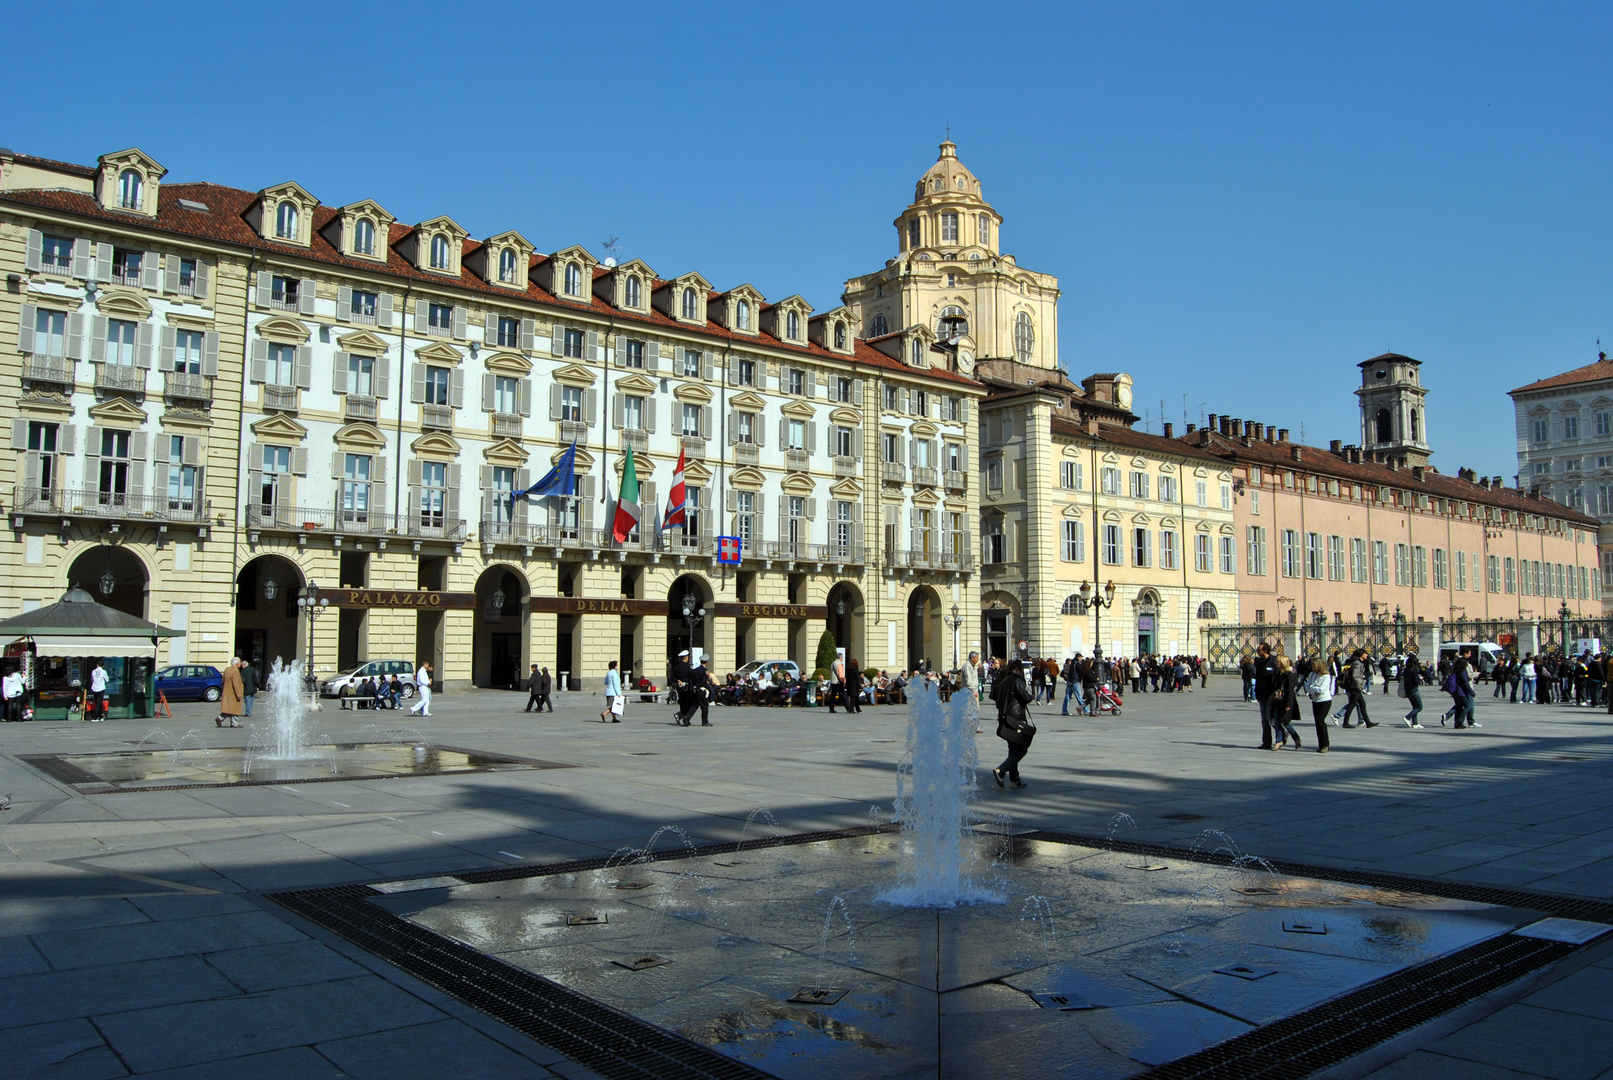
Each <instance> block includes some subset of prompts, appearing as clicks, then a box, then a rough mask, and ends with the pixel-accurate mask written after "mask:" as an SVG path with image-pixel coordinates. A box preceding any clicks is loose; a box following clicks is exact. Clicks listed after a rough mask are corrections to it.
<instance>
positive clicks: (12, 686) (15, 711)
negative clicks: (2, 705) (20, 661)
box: [0, 667, 27, 721]
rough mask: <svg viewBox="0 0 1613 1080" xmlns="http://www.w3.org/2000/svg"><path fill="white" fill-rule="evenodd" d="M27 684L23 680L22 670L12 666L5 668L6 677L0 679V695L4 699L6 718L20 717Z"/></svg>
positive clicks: (18, 718)
mask: <svg viewBox="0 0 1613 1080" xmlns="http://www.w3.org/2000/svg"><path fill="white" fill-rule="evenodd" d="M26 689H27V686H26V684H25V683H24V681H23V677H22V672H21V671H18V670H17V669H16V668H14V667H8V668H6V677H5V678H4V679H0V696H3V697H4V698H5V701H6V719H7V720H12V721H16V720H21V719H22V701H23V693H24V692H25V691H26Z"/></svg>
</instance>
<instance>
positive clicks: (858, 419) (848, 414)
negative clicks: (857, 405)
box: [829, 406, 863, 427]
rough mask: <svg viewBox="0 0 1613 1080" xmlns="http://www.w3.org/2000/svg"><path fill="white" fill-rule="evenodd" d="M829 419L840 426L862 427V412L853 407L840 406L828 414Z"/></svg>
mask: <svg viewBox="0 0 1613 1080" xmlns="http://www.w3.org/2000/svg"><path fill="white" fill-rule="evenodd" d="M829 420H830V421H831V422H832V423H836V424H839V425H841V426H842V427H862V422H863V414H862V413H860V412H858V411H857V410H855V409H848V408H846V407H844V406H841V407H840V408H837V409H835V410H834V411H833V412H831V413H830V414H829Z"/></svg>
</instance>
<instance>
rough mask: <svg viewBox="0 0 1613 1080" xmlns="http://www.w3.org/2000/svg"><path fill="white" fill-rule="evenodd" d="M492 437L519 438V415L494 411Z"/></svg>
mask: <svg viewBox="0 0 1613 1080" xmlns="http://www.w3.org/2000/svg"><path fill="white" fill-rule="evenodd" d="M493 437H494V438H495V439H519V438H520V437H521V417H520V415H519V414H517V413H501V412H496V413H494V414H493Z"/></svg>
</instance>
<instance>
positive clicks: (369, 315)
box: [347, 311, 380, 326]
mask: <svg viewBox="0 0 1613 1080" xmlns="http://www.w3.org/2000/svg"><path fill="white" fill-rule="evenodd" d="M347 321H348V322H351V323H358V324H359V325H361V326H375V325H376V324H377V323H378V322H379V321H380V320H378V319H377V318H376V316H375V312H373V311H349V312H348V313H347Z"/></svg>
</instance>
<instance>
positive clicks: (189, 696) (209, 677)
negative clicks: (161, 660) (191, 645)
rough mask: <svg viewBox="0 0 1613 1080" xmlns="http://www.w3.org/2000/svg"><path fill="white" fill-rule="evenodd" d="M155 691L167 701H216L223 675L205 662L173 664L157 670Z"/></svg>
mask: <svg viewBox="0 0 1613 1080" xmlns="http://www.w3.org/2000/svg"><path fill="white" fill-rule="evenodd" d="M157 692H158V693H160V694H163V695H164V696H166V697H167V698H168V700H169V701H217V700H218V699H219V698H220V697H222V696H223V695H224V675H223V673H222V672H220V671H219V670H218V668H216V667H211V666H209V665H207V664H175V665H174V666H173V667H167V668H163V669H162V670H161V671H159V672H157Z"/></svg>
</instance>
